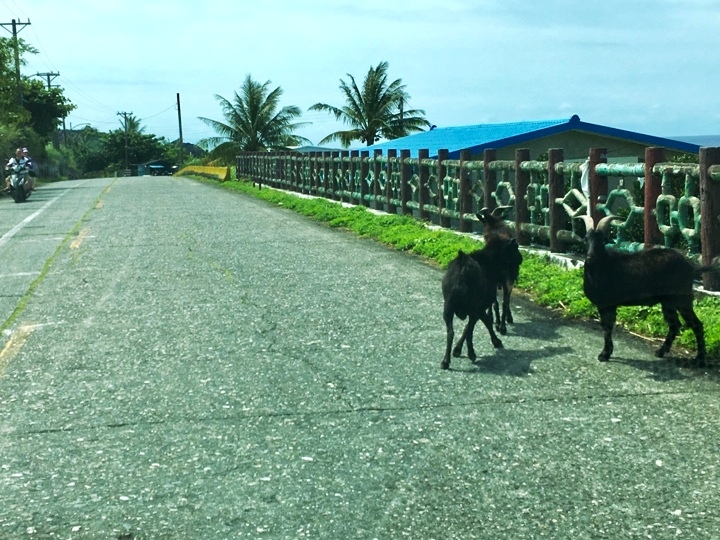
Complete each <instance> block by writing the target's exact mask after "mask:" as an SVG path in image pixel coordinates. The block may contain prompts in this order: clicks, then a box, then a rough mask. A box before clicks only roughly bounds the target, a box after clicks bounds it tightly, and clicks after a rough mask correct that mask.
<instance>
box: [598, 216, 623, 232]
mask: <svg viewBox="0 0 720 540" xmlns="http://www.w3.org/2000/svg"><path fill="white" fill-rule="evenodd" d="M613 221H622V218H621V217H618V216H614V215H609V216H605V217H604V218H602V219H601V220H600V221H598V224H597V227H595V228H596V229H597V230H598V231H600V232H602V233H607V231H608V229H609V228H610V224H611V223H612V222H613Z"/></svg>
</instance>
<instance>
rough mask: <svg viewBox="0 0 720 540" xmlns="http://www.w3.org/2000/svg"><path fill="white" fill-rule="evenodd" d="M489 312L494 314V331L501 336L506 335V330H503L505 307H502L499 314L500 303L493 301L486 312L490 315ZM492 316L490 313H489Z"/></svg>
mask: <svg viewBox="0 0 720 540" xmlns="http://www.w3.org/2000/svg"><path fill="white" fill-rule="evenodd" d="M490 310H492V311H493V312H494V313H495V318H494V321H495V329H496V330H497V331H498V332H500V333H501V334H502V335H505V334H507V328H505V307H504V306H503V313H502V315H501V314H500V302H498V301H497V299H495V300H494V301H493V304H492V306H491V308H490V309H488V312H489V313H490ZM491 315H492V313H491Z"/></svg>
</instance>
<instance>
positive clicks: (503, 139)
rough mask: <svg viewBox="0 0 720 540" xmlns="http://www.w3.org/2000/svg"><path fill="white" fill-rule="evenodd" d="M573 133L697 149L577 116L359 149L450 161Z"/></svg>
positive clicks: (428, 134) (442, 131) (434, 132)
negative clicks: (421, 153)
mask: <svg viewBox="0 0 720 540" xmlns="http://www.w3.org/2000/svg"><path fill="white" fill-rule="evenodd" d="M572 130H579V131H585V132H588V133H594V134H597V135H604V136H607V137H616V138H619V139H626V140H632V141H636V142H639V143H641V144H645V145H647V146H662V147H665V148H671V149H674V150H680V151H682V152H690V153H697V152H699V150H700V147H699V145H697V144H692V143H688V142H683V141H677V140H672V139H665V138H662V137H654V136H652V135H644V134H642V133H634V132H632V131H625V130H622V129H615V128H611V127H607V126H601V125H598V124H590V123H588V122H582V121H581V120H580V117H579V116H578V115H573V116H572V117H571V118H565V119H560V120H535V121H528V122H511V123H508V124H477V125H474V126H455V127H446V128H434V129H430V130H429V131H423V132H420V133H415V134H413V135H408V136H407V137H401V138H399V139H393V140H392V141H387V142H383V143H379V144H374V145H372V146H368V147H366V148H362V150H369V151H370V155H372V154H373V152H374V151H375V150H382V152H383V154H384V155H387V151H388V150H391V149H396V150H398V151H400V150H410V156H411V157H417V155H418V150H421V149H424V148H427V149H428V150H429V151H430V157H431V158H434V157H437V154H438V150H441V149H447V150H448V152H449V158H450V159H457V158H459V157H460V151H461V150H470V151H471V152H472V153H473V154H478V153H481V152H482V151H483V150H485V149H486V148H503V147H505V146H511V145H518V144H522V143H524V142H527V141H531V140H533V139H537V138H540V137H547V136H549V135H555V134H558V133H563V132H566V131H572Z"/></svg>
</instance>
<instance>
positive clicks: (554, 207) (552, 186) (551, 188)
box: [547, 148, 567, 253]
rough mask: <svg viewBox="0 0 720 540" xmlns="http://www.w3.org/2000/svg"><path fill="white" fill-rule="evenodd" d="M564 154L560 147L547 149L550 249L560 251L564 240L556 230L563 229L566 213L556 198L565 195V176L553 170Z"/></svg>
mask: <svg viewBox="0 0 720 540" xmlns="http://www.w3.org/2000/svg"><path fill="white" fill-rule="evenodd" d="M563 159H564V154H563V150H562V148H551V149H550V150H548V163H547V174H548V212H549V213H550V251H552V252H553V253H562V252H563V251H565V242H563V241H562V239H560V238H559V237H558V231H562V230H564V229H565V219H566V216H567V215H566V213H565V209H564V208H563V206H562V204H557V203H556V201H557V200H558V199H560V200H562V198H563V197H564V196H565V177H564V176H563V175H562V174H560V173H558V172H557V171H556V170H555V165H556V164H558V163H562V162H563Z"/></svg>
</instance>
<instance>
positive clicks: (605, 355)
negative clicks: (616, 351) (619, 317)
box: [598, 306, 617, 362]
mask: <svg viewBox="0 0 720 540" xmlns="http://www.w3.org/2000/svg"><path fill="white" fill-rule="evenodd" d="M616 310H617V308H616V307H615V306H612V307H608V308H603V309H600V310H598V311H600V326H601V327H602V329H603V335H604V337H605V345H604V346H603V350H602V351H600V354H599V355H598V360H600V361H601V362H607V361H608V360H609V359H610V356H611V355H612V353H613V341H612V331H613V326H615V318H616Z"/></svg>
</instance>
